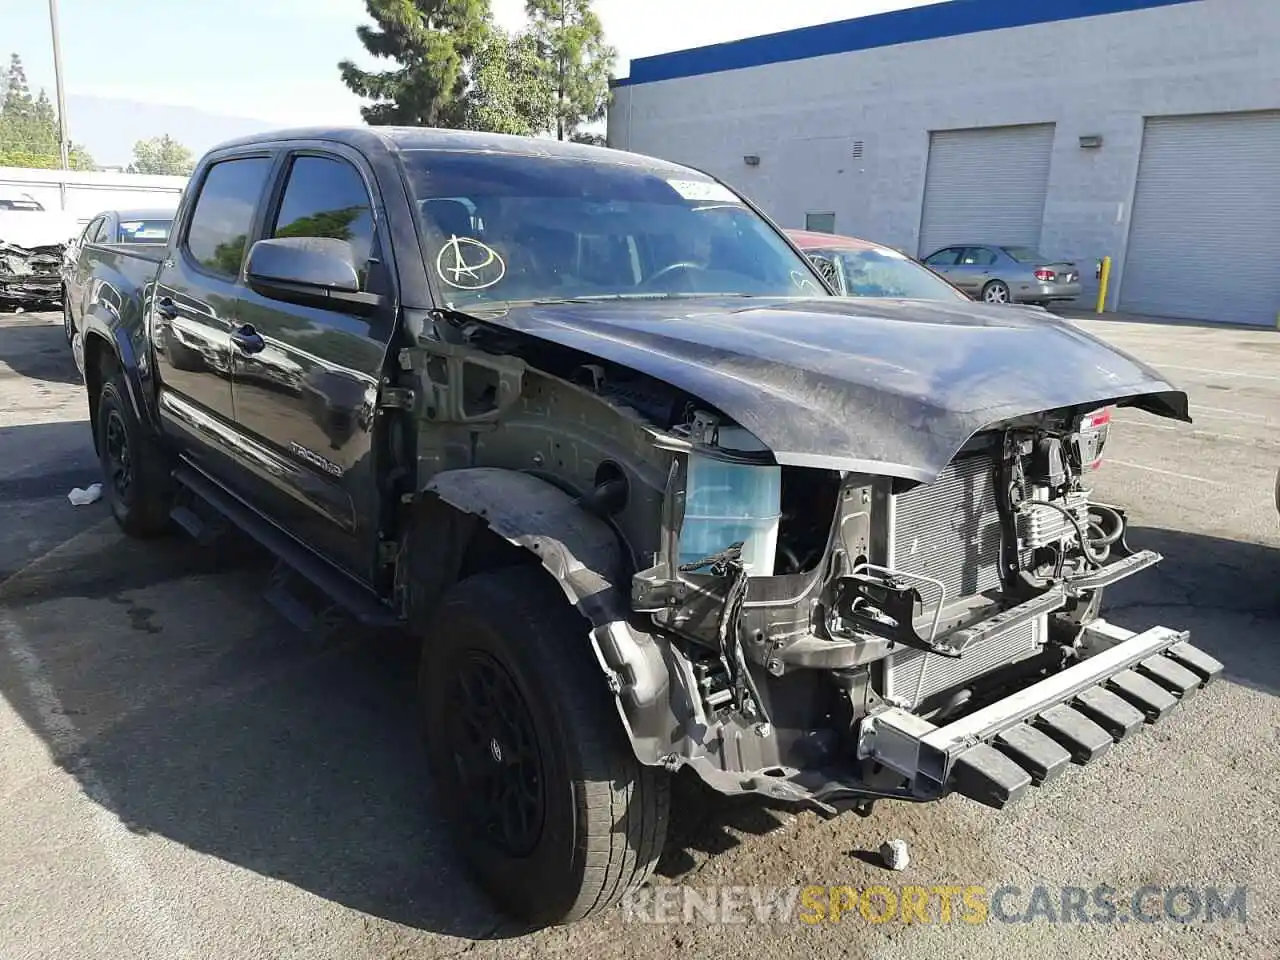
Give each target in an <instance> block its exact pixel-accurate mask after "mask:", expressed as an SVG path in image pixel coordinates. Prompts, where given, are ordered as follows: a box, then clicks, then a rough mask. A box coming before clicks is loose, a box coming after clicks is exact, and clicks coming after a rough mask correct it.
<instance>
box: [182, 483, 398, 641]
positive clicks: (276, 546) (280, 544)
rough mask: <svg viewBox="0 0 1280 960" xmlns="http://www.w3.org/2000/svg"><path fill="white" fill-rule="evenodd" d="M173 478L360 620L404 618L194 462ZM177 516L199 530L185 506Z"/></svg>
mask: <svg viewBox="0 0 1280 960" xmlns="http://www.w3.org/2000/svg"><path fill="white" fill-rule="evenodd" d="M173 478H174V480H176V481H177V482H178V483H179V484H181V485H182V486H183V487H185V488H187V489H188V490H189V491H191V493H193V494H194V495H195V496H197V497H199V498H200V500H202V501H203V502H204V503H206V504H208V505H209V506H210V507H211V508H213V509H214V510H215V511H217V512H218V513H219V514H221V515H222V516H223V517H225V518H226V519H227V520H228V521H229V522H230V523H232V524H234V525H235V526H236V527H238V528H239V529H240V530H242V531H243V532H244V533H245V534H247V535H248V536H250V537H252V538H253V539H254V540H256V541H258V543H259V544H261V545H262V546H263V547H265V548H266V549H267V550H268V551H269V552H270V553H272V554H273V555H274V556H276V557H277V558H278V559H279V560H281V561H282V562H283V563H285V564H287V565H288V566H289V568H290V569H292V570H293V571H294V572H296V573H297V574H298V575H299V576H301V577H303V578H304V579H306V580H308V581H309V582H310V583H311V584H313V585H314V586H315V587H316V588H317V589H318V590H320V591H321V592H322V593H323V594H324V595H325V596H326V597H329V598H331V599H332V600H333V601H334V602H335V603H336V604H338V605H339V606H340V607H342V608H343V609H344V610H346V611H347V612H348V613H349V614H350V615H351V616H352V618H353V619H355V620H356V621H357V622H358V623H360V624H361V625H363V626H367V627H383V628H385V627H393V626H396V625H398V624H399V623H400V620H399V619H398V618H397V617H396V615H395V614H394V613H393V612H392V611H391V609H390V608H388V607H387V606H385V605H384V604H382V603H381V602H380V601H379V600H378V599H377V598H376V597H375V596H374V595H373V594H371V593H369V592H368V591H367V590H365V589H363V588H362V587H360V586H359V585H358V584H356V583H355V582H354V581H352V580H351V579H350V578H349V577H347V576H346V575H345V574H343V573H341V572H339V571H338V570H336V569H335V568H334V567H332V566H330V565H329V564H328V563H326V562H325V561H323V560H321V559H320V558H318V557H316V556H315V555H314V554H313V553H311V552H310V551H309V550H307V549H306V548H305V547H303V546H302V545H301V544H299V543H298V542H297V541H296V540H294V539H293V538H292V537H291V536H289V535H288V534H287V533H285V532H284V531H282V530H281V529H280V528H279V527H277V526H276V525H275V524H273V523H272V522H271V521H269V520H267V519H266V518H265V517H263V516H262V515H261V514H259V513H258V512H257V511H256V510H254V509H252V508H251V507H249V506H247V505H246V504H244V503H243V502H242V501H241V500H239V499H238V498H237V497H235V496H234V495H233V494H231V493H229V492H228V491H226V490H225V489H224V488H223V487H222V486H221V485H220V484H218V483H216V482H215V481H213V480H211V479H209V478H208V477H207V476H205V475H204V474H203V473H201V472H199V471H198V470H196V469H195V468H194V467H191V466H189V465H186V464H184V465H182V466H179V467H178V468H177V469H176V470H174V471H173ZM173 519H174V522H176V523H177V524H178V525H179V526H182V527H183V528H184V529H187V530H192V529H196V530H199V527H198V526H197V525H198V524H199V522H200V521H199V518H197V517H195V516H194V515H193V514H192V513H191V511H190V510H188V509H187V508H184V507H179V508H178V509H177V510H175V511H174V516H173ZM197 536H198V534H197Z"/></svg>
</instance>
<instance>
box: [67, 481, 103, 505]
mask: <svg viewBox="0 0 1280 960" xmlns="http://www.w3.org/2000/svg"><path fill="white" fill-rule="evenodd" d="M67 499H68V500H70V501H71V503H72V505H73V506H77V507H83V506H87V505H88V504H90V503H96V502H97V501H98V500H100V499H102V484H100V483H92V484H90V485H89V486H88V487H83V488H81V487H76V488H75V489H74V490H72V491H71V492H70V493H68V494H67Z"/></svg>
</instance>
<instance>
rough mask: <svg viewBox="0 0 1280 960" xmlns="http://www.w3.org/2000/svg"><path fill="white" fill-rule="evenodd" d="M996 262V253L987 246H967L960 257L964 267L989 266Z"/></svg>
mask: <svg viewBox="0 0 1280 960" xmlns="http://www.w3.org/2000/svg"><path fill="white" fill-rule="evenodd" d="M995 262H996V255H995V254H994V253H992V252H991V251H990V250H988V249H987V248H986V247H967V248H966V249H965V251H964V256H962V257H961V258H960V265H961V266H962V267H989V266H991V265H992V264H993V263H995Z"/></svg>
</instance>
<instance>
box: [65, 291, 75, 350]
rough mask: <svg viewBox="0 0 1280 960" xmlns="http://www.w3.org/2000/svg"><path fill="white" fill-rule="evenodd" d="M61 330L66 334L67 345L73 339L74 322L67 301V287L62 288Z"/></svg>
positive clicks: (69, 344)
mask: <svg viewBox="0 0 1280 960" xmlns="http://www.w3.org/2000/svg"><path fill="white" fill-rule="evenodd" d="M62 332H63V333H64V334H66V337H67V346H71V344H72V343H73V342H74V341H75V338H76V324H75V321H74V320H72V319H71V304H70V303H69V302H68V301H67V288H66V287H63V288H62Z"/></svg>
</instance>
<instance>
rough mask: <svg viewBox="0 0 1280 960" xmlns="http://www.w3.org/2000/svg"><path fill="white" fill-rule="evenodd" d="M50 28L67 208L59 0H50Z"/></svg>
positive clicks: (64, 206) (68, 147) (67, 160)
mask: <svg viewBox="0 0 1280 960" xmlns="http://www.w3.org/2000/svg"><path fill="white" fill-rule="evenodd" d="M49 30H50V31H51V32H52V33H53V81H54V84H55V85H56V86H57V88H58V157H59V159H60V160H61V162H62V180H61V186H60V190H59V193H60V196H61V200H62V209H63V210H66V209H67V169H68V168H69V167H70V166H71V163H70V159H71V158H70V150H71V135H70V134H69V133H68V132H67V97H66V93H65V92H64V91H63V88H62V44H61V43H60V42H59V41H58V0H49Z"/></svg>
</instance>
